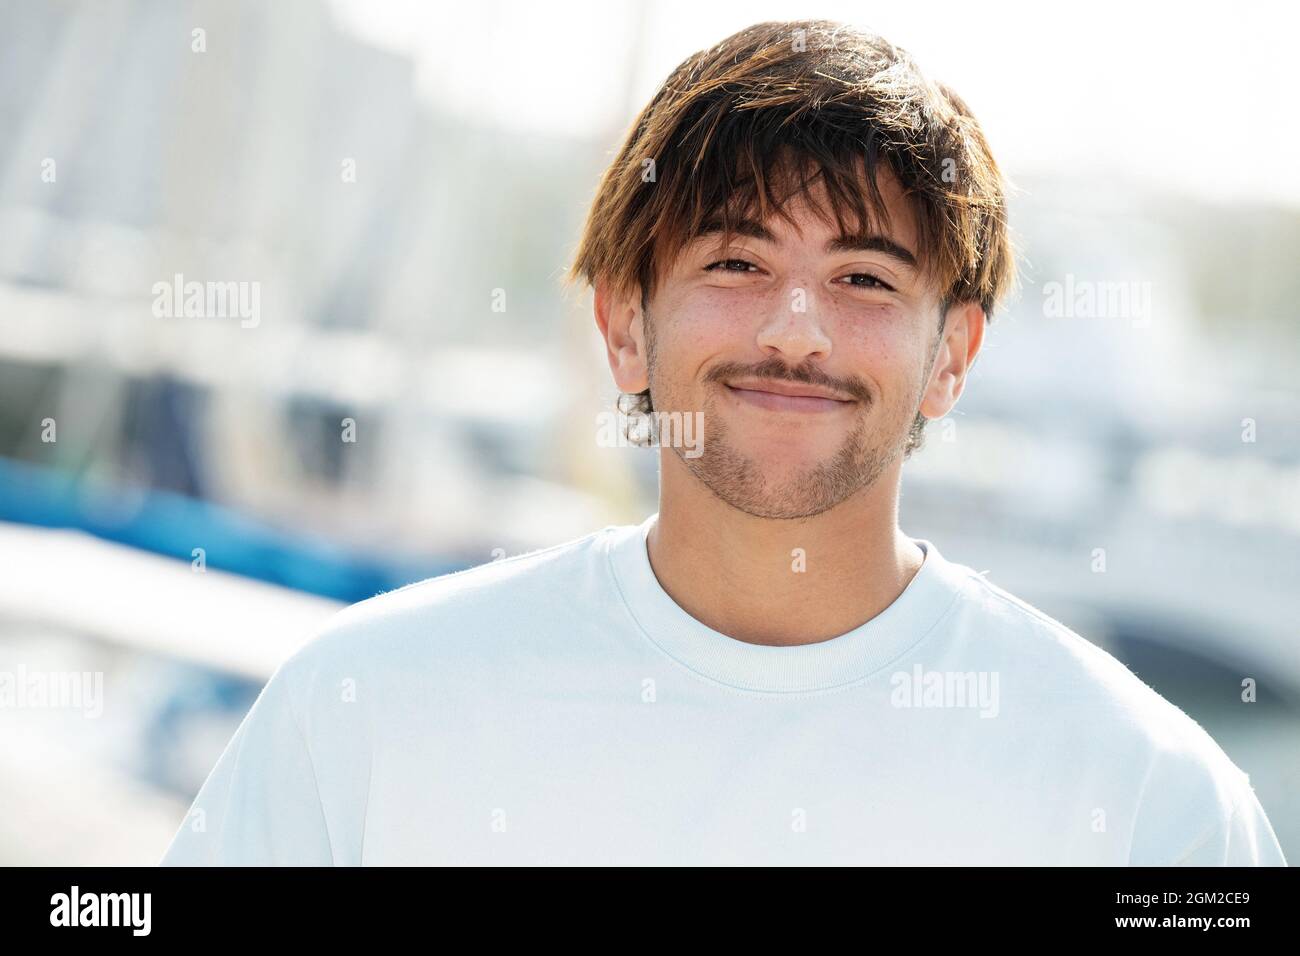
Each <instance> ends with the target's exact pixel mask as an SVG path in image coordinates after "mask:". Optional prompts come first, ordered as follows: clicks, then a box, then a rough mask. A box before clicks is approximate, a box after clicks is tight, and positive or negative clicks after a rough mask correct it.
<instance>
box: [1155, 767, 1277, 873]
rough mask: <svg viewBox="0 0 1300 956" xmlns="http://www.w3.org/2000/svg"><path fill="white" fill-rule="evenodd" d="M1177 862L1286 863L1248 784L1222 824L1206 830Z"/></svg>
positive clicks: (1211, 863) (1252, 864)
mask: <svg viewBox="0 0 1300 956" xmlns="http://www.w3.org/2000/svg"><path fill="white" fill-rule="evenodd" d="M1177 865H1178V866H1286V865H1287V862H1286V858H1285V857H1284V856H1283V854H1282V846H1281V844H1280V843H1278V840H1277V835H1276V834H1275V833H1274V832H1273V827H1272V825H1271V824H1270V823H1269V822H1268V817H1267V816H1266V815H1265V813H1264V808H1263V806H1261V805H1260V802H1259V798H1258V797H1256V796H1255V791H1254V790H1252V789H1251V788H1250V786H1249V785H1245V786H1243V788H1242V791H1241V793H1240V794H1239V795H1238V797H1237V802H1236V805H1235V807H1234V809H1233V811H1232V814H1231V815H1230V816H1229V818H1228V819H1227V820H1226V821H1225V822H1224V823H1223V825H1222V826H1220V827H1217V828H1216V829H1214V830H1213V831H1212V832H1211V833H1209V834H1207V836H1206V837H1205V839H1203V840H1202V841H1200V842H1199V843H1198V845H1197V846H1195V847H1193V848H1192V849H1191V850H1190V851H1189V852H1188V853H1187V854H1186V855H1185V856H1183V857H1182V858H1181V859H1179V860H1178V862H1177Z"/></svg>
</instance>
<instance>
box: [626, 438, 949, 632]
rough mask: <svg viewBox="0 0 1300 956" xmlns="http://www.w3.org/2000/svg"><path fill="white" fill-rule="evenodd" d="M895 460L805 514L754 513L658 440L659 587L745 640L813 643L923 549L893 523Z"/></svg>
mask: <svg viewBox="0 0 1300 956" xmlns="http://www.w3.org/2000/svg"><path fill="white" fill-rule="evenodd" d="M901 471H902V462H901V459H900V460H899V461H896V462H895V463H894V464H893V465H891V466H890V467H889V468H887V469H886V470H885V471H884V472H883V473H882V474H881V475H880V477H879V479H878V480H877V481H876V482H875V483H874V484H873V485H872V486H871V487H869V488H864V489H862V490H861V491H859V492H858V493H857V494H855V495H853V496H851V497H850V498H847V499H845V500H844V501H843V502H841V503H840V504H838V505H836V506H835V507H834V508H832V509H830V510H829V511H825V512H823V513H821V514H819V515H815V516H813V517H810V518H798V519H780V520H776V519H771V518H758V517H755V516H753V515H749V514H746V513H744V512H742V511H738V510H737V509H735V508H733V507H732V506H731V505H729V504H727V503H726V502H724V501H722V500H720V499H719V498H717V497H716V496H715V495H714V494H713V493H712V492H711V491H709V490H708V488H706V487H704V486H703V485H702V484H701V483H700V482H699V481H698V480H697V479H696V478H695V477H694V476H693V475H692V474H691V473H690V471H689V470H688V469H687V468H686V466H685V465H684V464H682V462H681V460H680V459H679V458H678V457H677V456H676V455H675V454H674V453H673V452H672V451H671V450H669V449H660V491H659V518H658V520H657V521H656V523H655V525H654V526H653V527H652V528H651V529H650V534H649V538H648V540H647V546H648V552H649V557H650V565H651V567H652V568H653V569H654V573H655V577H656V578H658V580H659V583H660V585H661V586H662V587H663V589H664V590H665V591H666V592H667V593H668V595H669V596H670V597H671V598H672V599H673V600H674V601H675V602H676V603H677V604H678V605H679V606H680V607H681V608H682V609H683V610H684V611H686V612H687V613H688V614H690V615H691V616H692V617H693V618H695V619H696V620H697V621H700V622H701V623H703V624H705V625H707V626H709V627H711V628H712V629H713V630H715V631H718V632H719V633H722V634H725V635H726V636H728V637H731V638H734V639H736V640H739V641H745V642H746V643H750V644H768V645H781V646H787V645H796V644H814V643H817V642H820V641H826V640H830V639H831V638H834V637H838V636H840V635H841V634H846V633H848V632H849V631H851V630H853V629H854V628H856V627H859V626H861V625H862V624H864V623H866V622H867V621H869V620H870V619H871V618H873V617H875V616H876V615H877V614H879V613H880V612H881V611H883V610H884V609H885V608H887V607H889V605H890V604H892V603H893V602H894V601H895V600H896V599H897V598H898V596H899V595H900V594H901V593H902V592H903V589H904V588H906V587H907V585H908V583H909V582H910V581H911V580H912V577H913V576H914V575H915V574H916V572H917V571H918V570H919V569H920V567H921V562H922V559H923V553H922V551H921V549H920V548H919V547H917V546H916V545H915V544H914V543H913V542H912V541H911V540H910V539H909V538H908V537H907V536H906V535H904V534H903V533H902V532H901V531H900V530H899V528H898V490H899V482H900V479H901Z"/></svg>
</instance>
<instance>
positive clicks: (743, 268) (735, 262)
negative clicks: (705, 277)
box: [704, 259, 756, 272]
mask: <svg viewBox="0 0 1300 956" xmlns="http://www.w3.org/2000/svg"><path fill="white" fill-rule="evenodd" d="M718 266H722V271H723V272H748V271H749V269H750V268H751V267H754V268H756V267H755V266H754V264H753V263H752V262H748V261H746V260H744V259H719V260H718V261H717V262H711V263H709V264H708V265H707V266H705V267H704V271H705V272H710V271H712V270H714V269H716V268H717V267H718ZM731 266H740V268H739V269H732V268H730V267H731Z"/></svg>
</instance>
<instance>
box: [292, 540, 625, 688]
mask: <svg viewBox="0 0 1300 956" xmlns="http://www.w3.org/2000/svg"><path fill="white" fill-rule="evenodd" d="M611 529H612V526H606V527H605V528H602V529H601V530H599V531H593V532H591V533H589V534H586V535H584V536H582V537H580V538H575V539H573V540H570V541H566V542H563V543H561V544H556V545H553V546H550V547H546V548H540V549H537V550H534V551H530V552H527V553H525V554H520V555H514V556H511V557H505V558H499V559H497V560H494V561H490V562H487V563H485V564H481V565H476V566H474V567H471V568H466V569H464V570H462V571H456V572H453V573H450V574H443V575H439V576H437V577H432V578H426V579H424V580H422V581H417V582H414V583H412V584H408V585H405V586H404V587H400V588H396V589H394V590H392V591H386V592H384V593H382V594H377V595H375V596H374V597H371V598H367V599H366V600H364V601H359V602H357V603H355V604H351V605H349V606H347V607H345V608H343V609H341V610H339V611H337V612H335V613H334V614H333V615H332V616H330V617H329V618H328V619H326V621H325V622H324V623H323V624H322V625H321V626H319V627H318V628H317V629H316V630H315V631H314V632H313V633H312V634H310V635H308V637H307V640H306V641H305V643H304V644H303V645H302V646H301V647H300V648H299V649H298V650H297V651H295V652H294V653H293V654H292V655H290V657H289V658H288V659H287V660H286V661H285V662H284V663H283V664H282V665H281V667H280V670H279V672H277V676H279V675H280V674H283V675H284V677H285V678H286V679H287V680H288V681H289V682H290V683H291V684H293V685H294V686H295V687H297V686H300V685H301V684H303V683H304V682H306V681H308V680H309V679H310V678H311V676H312V675H313V674H316V673H318V672H319V671H321V670H322V669H324V670H328V671H330V672H331V673H333V672H337V671H339V670H340V669H341V668H342V669H347V668H352V669H358V668H366V667H368V666H371V665H376V664H382V665H385V666H387V667H401V666H402V665H403V664H404V663H407V664H410V663H415V662H416V661H417V660H418V661H423V660H426V659H427V655H429V654H433V653H455V652H456V650H457V649H458V648H464V647H465V646H466V645H474V646H477V647H478V648H479V649H480V650H482V649H484V644H485V642H490V641H492V640H500V639H503V638H504V637H507V636H509V635H513V636H516V637H517V636H518V635H519V633H520V632H521V630H522V629H525V628H529V627H542V626H543V625H544V623H545V621H546V619H547V617H548V616H554V615H555V614H557V613H562V612H564V611H565V610H566V609H571V608H572V604H573V600H574V591H575V590H576V589H580V588H583V587H596V586H598V585H597V583H596V582H597V578H598V576H599V575H600V574H601V573H602V571H603V569H604V564H603V561H604V549H603V544H604V540H605V535H606V533H607V532H609V531H610V530H611Z"/></svg>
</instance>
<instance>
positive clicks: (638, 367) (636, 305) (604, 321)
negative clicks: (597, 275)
mask: <svg viewBox="0 0 1300 956" xmlns="http://www.w3.org/2000/svg"><path fill="white" fill-rule="evenodd" d="M593 301H594V309H595V313H596V328H598V329H599V330H600V335H601V338H603V339H604V340H605V350H606V352H607V353H608V355H609V370H610V371H611V372H613V373H614V384H615V385H617V386H618V390H619V391H620V392H626V393H628V394H636V393H637V392H643V391H645V390H646V389H647V388H649V387H650V373H649V369H648V368H647V366H646V354H645V326H644V315H643V314H642V312H641V290H640V289H639V288H636V289H633V290H632V294H631V296H629V297H627V298H622V297H619V296H615V295H614V294H613V293H612V292H611V290H610V287H609V284H608V283H607V282H605V281H604V280H601V281H598V282H597V283H596V287H595V296H594V300H593Z"/></svg>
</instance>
